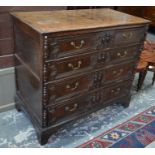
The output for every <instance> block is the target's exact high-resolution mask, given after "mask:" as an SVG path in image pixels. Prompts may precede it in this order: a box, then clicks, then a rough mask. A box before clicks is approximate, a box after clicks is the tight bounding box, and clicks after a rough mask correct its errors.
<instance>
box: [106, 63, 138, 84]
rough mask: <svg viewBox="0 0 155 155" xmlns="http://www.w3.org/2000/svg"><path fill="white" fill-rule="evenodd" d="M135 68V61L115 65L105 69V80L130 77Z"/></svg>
mask: <svg viewBox="0 0 155 155" xmlns="http://www.w3.org/2000/svg"><path fill="white" fill-rule="evenodd" d="M134 68H135V62H134V61H132V62H128V63H122V64H118V65H115V66H114V67H109V68H106V69H105V82H110V81H113V80H117V79H123V78H125V77H131V76H132V75H133V72H134Z"/></svg>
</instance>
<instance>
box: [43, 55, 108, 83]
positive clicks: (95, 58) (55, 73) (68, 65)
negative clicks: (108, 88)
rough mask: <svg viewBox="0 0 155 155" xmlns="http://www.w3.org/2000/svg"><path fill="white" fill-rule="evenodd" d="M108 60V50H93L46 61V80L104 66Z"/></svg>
mask: <svg viewBox="0 0 155 155" xmlns="http://www.w3.org/2000/svg"><path fill="white" fill-rule="evenodd" d="M108 61H109V55H108V52H94V53H91V54H81V55H78V56H73V57H67V58H64V59H59V60H53V61H50V62H47V68H48V69H47V70H48V71H47V76H46V81H52V80H56V79H60V78H62V77H67V76H71V75H73V74H77V73H84V72H89V71H92V70H93V69H94V68H99V67H103V66H105V64H106V63H107V62H108Z"/></svg>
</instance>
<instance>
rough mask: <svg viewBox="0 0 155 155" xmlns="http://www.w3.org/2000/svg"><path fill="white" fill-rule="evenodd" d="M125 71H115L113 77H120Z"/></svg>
mask: <svg viewBox="0 0 155 155" xmlns="http://www.w3.org/2000/svg"><path fill="white" fill-rule="evenodd" d="M123 71H124V70H123V69H120V70H119V71H116V70H114V71H113V75H115V76H120V75H121V74H122V73H123Z"/></svg>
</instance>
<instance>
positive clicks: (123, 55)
mask: <svg viewBox="0 0 155 155" xmlns="http://www.w3.org/2000/svg"><path fill="white" fill-rule="evenodd" d="M127 54H128V52H127V51H124V52H123V54H121V53H120V52H119V53H117V56H118V57H121V58H124V57H126V56H127Z"/></svg>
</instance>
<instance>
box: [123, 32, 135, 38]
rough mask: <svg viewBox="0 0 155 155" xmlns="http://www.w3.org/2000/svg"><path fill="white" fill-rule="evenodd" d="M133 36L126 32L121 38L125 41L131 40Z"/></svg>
mask: <svg viewBox="0 0 155 155" xmlns="http://www.w3.org/2000/svg"><path fill="white" fill-rule="evenodd" d="M132 36H133V33H132V32H126V33H123V37H124V38H125V39H131V38H132Z"/></svg>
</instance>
